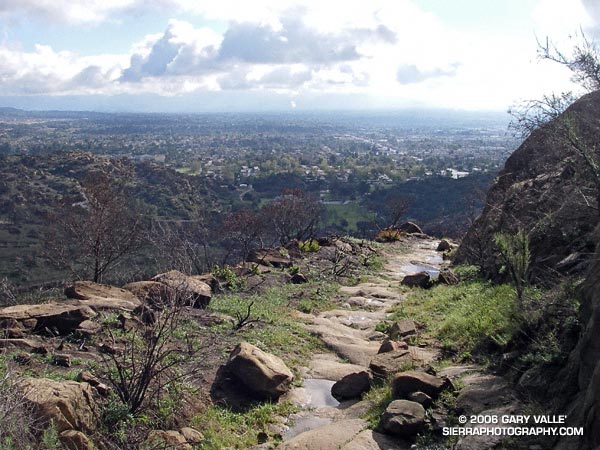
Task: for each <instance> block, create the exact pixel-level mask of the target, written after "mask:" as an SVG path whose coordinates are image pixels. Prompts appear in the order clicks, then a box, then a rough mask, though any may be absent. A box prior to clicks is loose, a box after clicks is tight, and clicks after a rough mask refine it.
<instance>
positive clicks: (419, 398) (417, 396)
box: [408, 391, 433, 408]
mask: <svg viewBox="0 0 600 450" xmlns="http://www.w3.org/2000/svg"><path fill="white" fill-rule="evenodd" d="M408 400H410V401H411V402H416V403H419V404H420V405H423V408H429V407H430V406H431V405H432V404H433V399H432V398H431V397H430V396H429V395H427V394H426V393H425V392H421V391H417V392H411V393H410V394H409V395H408Z"/></svg>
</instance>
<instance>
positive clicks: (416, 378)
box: [392, 371, 450, 398]
mask: <svg viewBox="0 0 600 450" xmlns="http://www.w3.org/2000/svg"><path fill="white" fill-rule="evenodd" d="M448 387H450V380H448V379H447V378H440V377H436V376H434V375H429V374H428V373H425V372H417V371H408V372H401V373H399V374H397V375H396V376H395V377H394V379H393V380H392V395H393V396H394V398H407V397H408V396H409V395H410V394H412V393H414V392H424V393H425V394H427V395H429V396H430V397H432V398H436V397H437V396H438V395H439V394H440V392H442V391H443V390H444V389H446V388H448Z"/></svg>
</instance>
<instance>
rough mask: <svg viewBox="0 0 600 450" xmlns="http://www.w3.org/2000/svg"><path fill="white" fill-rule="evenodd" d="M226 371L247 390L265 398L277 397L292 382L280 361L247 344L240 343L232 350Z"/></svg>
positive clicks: (291, 376)
mask: <svg viewBox="0 0 600 450" xmlns="http://www.w3.org/2000/svg"><path fill="white" fill-rule="evenodd" d="M227 369H228V370H229V372H230V373H231V374H233V375H234V376H235V377H236V378H237V379H239V381H241V382H242V383H243V384H244V385H245V386H246V387H247V388H248V389H250V390H251V391H253V392H254V393H256V394H258V395H261V396H264V397H267V398H277V397H279V396H280V395H281V394H283V393H284V392H286V391H287V390H288V389H289V388H290V384H291V383H292V381H293V380H294V375H293V374H292V372H291V371H290V369H288V367H287V366H286V365H285V364H284V362H283V361H282V360H281V359H279V358H278V357H277V356H274V355H271V354H269V353H265V352H263V351H262V350H260V349H259V348H258V347H255V346H254V345H251V344H249V343H247V342H241V343H240V344H238V345H237V346H236V347H235V348H234V349H233V351H232V352H231V355H230V357H229V361H228V363H227Z"/></svg>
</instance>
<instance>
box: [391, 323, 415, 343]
mask: <svg viewBox="0 0 600 450" xmlns="http://www.w3.org/2000/svg"><path fill="white" fill-rule="evenodd" d="M415 334H417V326H416V325H415V322H414V321H412V320H410V319H402V320H399V321H397V322H394V324H393V325H392V326H391V327H390V331H389V335H390V339H393V340H398V339H400V338H404V337H407V336H412V335H415Z"/></svg>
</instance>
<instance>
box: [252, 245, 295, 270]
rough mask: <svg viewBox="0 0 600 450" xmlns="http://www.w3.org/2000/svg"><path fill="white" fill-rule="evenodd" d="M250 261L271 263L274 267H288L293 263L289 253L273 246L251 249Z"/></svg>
mask: <svg viewBox="0 0 600 450" xmlns="http://www.w3.org/2000/svg"><path fill="white" fill-rule="evenodd" d="M248 261H249V262H253V263H257V264H264V265H267V266H268V265H271V266H273V267H286V268H287V267H292V264H293V262H292V260H291V258H290V257H289V255H287V254H285V253H282V252H280V251H279V250H277V249H273V248H269V249H260V250H253V251H251V252H250V254H249V255H248Z"/></svg>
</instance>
